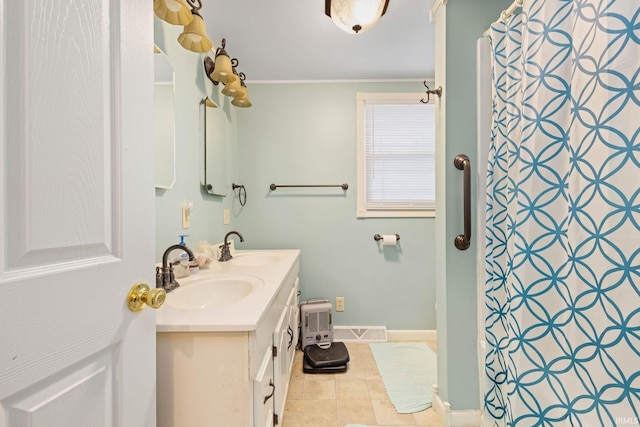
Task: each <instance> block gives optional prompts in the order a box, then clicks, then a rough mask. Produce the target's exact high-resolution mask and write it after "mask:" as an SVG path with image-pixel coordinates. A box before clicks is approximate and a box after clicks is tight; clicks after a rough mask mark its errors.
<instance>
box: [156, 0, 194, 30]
mask: <svg viewBox="0 0 640 427" xmlns="http://www.w3.org/2000/svg"><path fill="white" fill-rule="evenodd" d="M153 11H154V12H155V13H156V16H157V17H158V18H160V19H162V20H163V21H166V22H168V23H169V24H173V25H187V24H189V23H191V21H193V14H192V13H191V9H190V8H189V6H188V5H187V0H153Z"/></svg>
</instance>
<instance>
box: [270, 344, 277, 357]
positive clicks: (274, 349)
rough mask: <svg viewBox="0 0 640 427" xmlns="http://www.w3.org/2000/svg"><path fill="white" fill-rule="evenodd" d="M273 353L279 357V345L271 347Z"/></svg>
mask: <svg viewBox="0 0 640 427" xmlns="http://www.w3.org/2000/svg"><path fill="white" fill-rule="evenodd" d="M271 354H272V356H273V357H278V347H276V346H275V345H274V346H273V347H271Z"/></svg>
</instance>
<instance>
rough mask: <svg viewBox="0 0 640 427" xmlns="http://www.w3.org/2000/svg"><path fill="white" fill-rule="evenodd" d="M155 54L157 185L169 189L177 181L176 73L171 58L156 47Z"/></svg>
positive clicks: (154, 105) (154, 103)
mask: <svg viewBox="0 0 640 427" xmlns="http://www.w3.org/2000/svg"><path fill="white" fill-rule="evenodd" d="M154 52H155V55H153V57H154V62H155V64H154V65H155V74H154V83H155V84H154V101H153V108H154V116H155V130H154V138H155V167H156V174H155V175H156V178H155V182H156V188H163V189H169V188H171V187H173V183H174V182H175V180H176V173H175V95H174V72H173V66H172V65H171V61H170V60H169V57H168V56H167V55H165V53H164V52H162V51H161V50H160V49H158V48H157V47H155V49H154Z"/></svg>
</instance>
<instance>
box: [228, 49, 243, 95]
mask: <svg viewBox="0 0 640 427" xmlns="http://www.w3.org/2000/svg"><path fill="white" fill-rule="evenodd" d="M234 60H235V58H233V59H232V60H231V61H232V63H233V61H234ZM233 74H235V75H236V76H238V78H237V79H236V80H234V81H232V82H231V83H227V84H226V85H225V86H224V89H222V94H223V95H226V96H231V97H236V96H238V93H239V91H240V90H241V89H242V83H241V80H244V79H245V75H244V73H240V74H238V72H237V71H236V66H235V65H234V66H233Z"/></svg>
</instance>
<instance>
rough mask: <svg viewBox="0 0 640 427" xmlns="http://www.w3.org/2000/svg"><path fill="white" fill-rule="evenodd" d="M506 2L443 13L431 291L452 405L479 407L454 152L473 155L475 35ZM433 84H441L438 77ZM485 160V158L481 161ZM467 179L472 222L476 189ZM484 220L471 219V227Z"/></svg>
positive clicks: (469, 261)
mask: <svg viewBox="0 0 640 427" xmlns="http://www.w3.org/2000/svg"><path fill="white" fill-rule="evenodd" d="M510 4H511V0H485V1H477V0H451V1H449V2H448V3H447V5H446V6H443V8H442V10H441V11H440V12H439V13H443V12H445V11H446V33H445V34H440V33H437V34H436V43H437V42H438V38H439V37H442V36H445V37H446V74H445V75H444V76H436V80H439V79H444V82H445V83H444V93H445V97H446V100H445V102H446V107H445V108H446V140H445V141H444V144H443V145H442V146H439V147H438V153H437V156H438V160H439V163H438V168H437V176H436V180H437V182H438V187H439V191H438V195H439V196H440V197H439V198H438V217H437V219H436V223H437V225H436V226H437V229H438V230H439V233H438V237H437V244H436V250H437V253H438V263H437V273H436V277H437V294H438V298H437V300H438V307H441V308H440V309H439V310H438V319H437V323H438V389H439V390H438V391H439V395H440V397H441V399H442V400H443V401H447V402H449V403H450V405H451V409H452V410H464V409H477V408H479V407H480V398H479V392H478V390H479V385H478V384H479V383H478V381H479V380H478V378H479V375H478V358H477V354H478V353H477V317H476V313H477V306H476V304H477V298H476V286H477V285H476V272H475V265H476V250H475V245H476V242H475V240H474V236H475V231H474V232H473V234H472V244H471V247H470V248H469V249H467V250H466V251H460V250H458V249H456V248H455V246H454V245H453V241H454V238H455V236H457V235H458V234H460V233H462V231H463V216H462V212H463V204H462V177H463V173H462V172H461V171H459V170H458V169H456V168H455V167H454V165H453V159H454V158H455V156H456V155H458V154H460V153H464V154H467V155H468V156H469V158H470V160H471V167H472V172H473V170H474V169H473V168H475V167H477V162H478V161H479V160H478V159H477V157H476V75H475V69H476V62H475V61H476V59H475V58H476V56H475V55H476V52H475V47H476V40H477V39H478V38H479V37H481V36H482V33H483V32H484V30H486V29H487V28H488V27H489V25H490V23H491V22H493V21H494V20H496V19H497V18H498V16H499V13H500V11H502V10H503V9H505V8H506V7H508V6H509V5H510ZM438 84H440V82H438ZM482 161H486V160H482ZM474 185H475V183H474V182H472V195H473V196H472V209H471V211H472V213H474V214H473V215H474V216H473V219H475V204H476V194H480V193H482V192H483V191H484V189H477V188H475V187H474ZM480 226H483V224H476V223H475V221H473V220H472V230H477V227H480Z"/></svg>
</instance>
